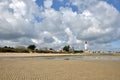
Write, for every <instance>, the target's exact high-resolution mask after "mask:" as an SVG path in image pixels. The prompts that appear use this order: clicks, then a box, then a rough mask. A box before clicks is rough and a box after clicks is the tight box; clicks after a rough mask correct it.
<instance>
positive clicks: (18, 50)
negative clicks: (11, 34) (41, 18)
mask: <svg viewBox="0 0 120 80" xmlns="http://www.w3.org/2000/svg"><path fill="white" fill-rule="evenodd" d="M2 52H3V53H7V52H8V53H34V52H35V53H83V50H74V48H73V47H70V46H69V45H68V46H64V47H63V48H62V49H61V50H54V49H53V48H49V49H48V48H47V47H45V48H41V49H36V46H35V45H29V46H27V47H24V46H18V47H8V46H4V47H0V53H2Z"/></svg>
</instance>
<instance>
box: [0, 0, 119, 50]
mask: <svg viewBox="0 0 120 80" xmlns="http://www.w3.org/2000/svg"><path fill="white" fill-rule="evenodd" d="M0 13H1V16H0V46H15V47H16V46H19V45H23V46H28V45H30V44H35V45H36V46H37V47H38V48H40V47H49V48H55V49H60V48H62V47H63V46H65V45H70V46H73V47H75V49H84V42H85V41H88V44H89V46H90V49H92V50H94V49H95V50H102V49H104V50H110V49H115V48H120V22H119V21H120V0H2V1H0Z"/></svg>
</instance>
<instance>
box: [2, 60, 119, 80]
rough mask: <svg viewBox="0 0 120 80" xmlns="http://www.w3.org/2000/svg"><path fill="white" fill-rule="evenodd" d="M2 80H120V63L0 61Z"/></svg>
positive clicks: (92, 61)
mask: <svg viewBox="0 0 120 80" xmlns="http://www.w3.org/2000/svg"><path fill="white" fill-rule="evenodd" d="M0 80H120V61H95V60H90V61H87V60H85V61H84V60H82V61H81V60H42V61H41V60H34V59H33V60H0Z"/></svg>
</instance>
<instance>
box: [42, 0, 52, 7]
mask: <svg viewBox="0 0 120 80" xmlns="http://www.w3.org/2000/svg"><path fill="white" fill-rule="evenodd" d="M51 6H52V0H45V1H44V7H45V8H51Z"/></svg>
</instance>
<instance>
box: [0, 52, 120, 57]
mask: <svg viewBox="0 0 120 80" xmlns="http://www.w3.org/2000/svg"><path fill="white" fill-rule="evenodd" d="M65 56H93V57H109V58H120V54H85V53H82V54H80V53H78V54H61V53H60V54H58V53H56V54H55V53H0V58H12V57H13V58H14V57H15V58H22V57H23V58H29V57H65Z"/></svg>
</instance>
